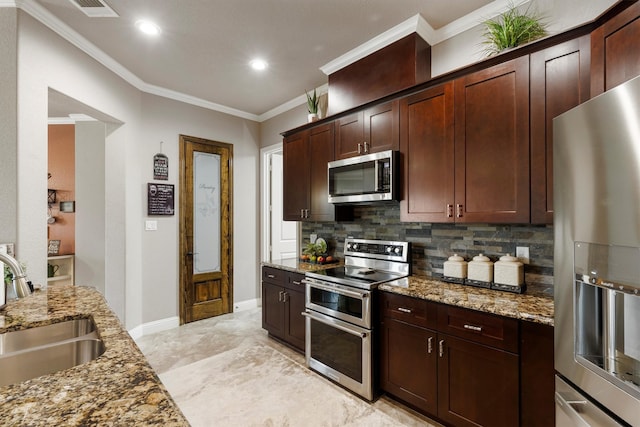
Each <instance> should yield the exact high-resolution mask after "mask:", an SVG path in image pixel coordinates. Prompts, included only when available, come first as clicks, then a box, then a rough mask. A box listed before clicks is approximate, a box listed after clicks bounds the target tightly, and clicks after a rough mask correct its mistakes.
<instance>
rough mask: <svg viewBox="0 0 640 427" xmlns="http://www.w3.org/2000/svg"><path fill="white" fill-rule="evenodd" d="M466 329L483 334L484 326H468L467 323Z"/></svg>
mask: <svg viewBox="0 0 640 427" xmlns="http://www.w3.org/2000/svg"><path fill="white" fill-rule="evenodd" d="M464 328H465V329H469V330H471V331H475V332H482V326H474V325H467V324H466V323H465V325H464Z"/></svg>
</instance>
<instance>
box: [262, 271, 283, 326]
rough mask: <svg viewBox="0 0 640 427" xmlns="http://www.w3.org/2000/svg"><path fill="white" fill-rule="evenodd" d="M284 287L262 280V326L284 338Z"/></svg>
mask: <svg viewBox="0 0 640 427" xmlns="http://www.w3.org/2000/svg"><path fill="white" fill-rule="evenodd" d="M283 295H284V288H283V287H282V286H278V285H274V284H273V283H269V282H262V328H263V329H266V330H267V331H269V333H270V334H272V335H274V336H276V337H278V338H284V336H285V328H284V306H285V305H284V304H283V302H282V301H283Z"/></svg>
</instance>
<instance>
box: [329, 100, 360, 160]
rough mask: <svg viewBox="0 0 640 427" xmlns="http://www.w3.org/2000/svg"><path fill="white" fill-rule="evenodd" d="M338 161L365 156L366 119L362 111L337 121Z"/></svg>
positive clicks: (336, 156) (336, 155) (336, 153)
mask: <svg viewBox="0 0 640 427" xmlns="http://www.w3.org/2000/svg"><path fill="white" fill-rule="evenodd" d="M335 123H336V152H335V158H336V159H346V158H348V157H354V156H359V155H361V154H364V151H363V150H364V146H363V143H364V118H363V113H362V111H358V112H357V113H354V114H350V115H348V116H345V117H341V118H339V119H337V120H336V122H335Z"/></svg>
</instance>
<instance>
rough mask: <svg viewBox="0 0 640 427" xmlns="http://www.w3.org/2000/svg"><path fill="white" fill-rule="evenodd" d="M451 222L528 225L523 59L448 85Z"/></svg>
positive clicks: (526, 80) (526, 66) (526, 84)
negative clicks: (452, 89) (452, 146)
mask: <svg viewBox="0 0 640 427" xmlns="http://www.w3.org/2000/svg"><path fill="white" fill-rule="evenodd" d="M454 87H455V141H456V143H455V145H456V146H455V151H456V154H455V163H456V175H455V181H456V184H455V186H456V191H455V193H456V219H455V220H456V222H474V223H477V222H488V223H528V222H529V213H530V212H529V58H528V57H521V58H517V59H514V60H511V61H508V62H505V63H502V64H499V65H496V66H493V67H491V68H488V69H485V70H481V71H478V72H475V73H472V74H469V75H467V76H465V77H461V78H460V79H458V80H456V81H455V82H454Z"/></svg>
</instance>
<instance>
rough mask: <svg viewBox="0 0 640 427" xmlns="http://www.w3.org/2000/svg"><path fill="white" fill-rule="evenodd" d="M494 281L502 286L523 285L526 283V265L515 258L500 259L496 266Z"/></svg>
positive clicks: (509, 256)
mask: <svg viewBox="0 0 640 427" xmlns="http://www.w3.org/2000/svg"><path fill="white" fill-rule="evenodd" d="M493 281H494V282H495V283H498V284H501V285H511V286H520V285H522V284H523V283H524V265H523V264H522V263H521V262H520V261H518V258H516V257H514V256H511V255H505V256H502V257H500V260H499V261H497V262H496V263H495V265H494V273H493Z"/></svg>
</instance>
